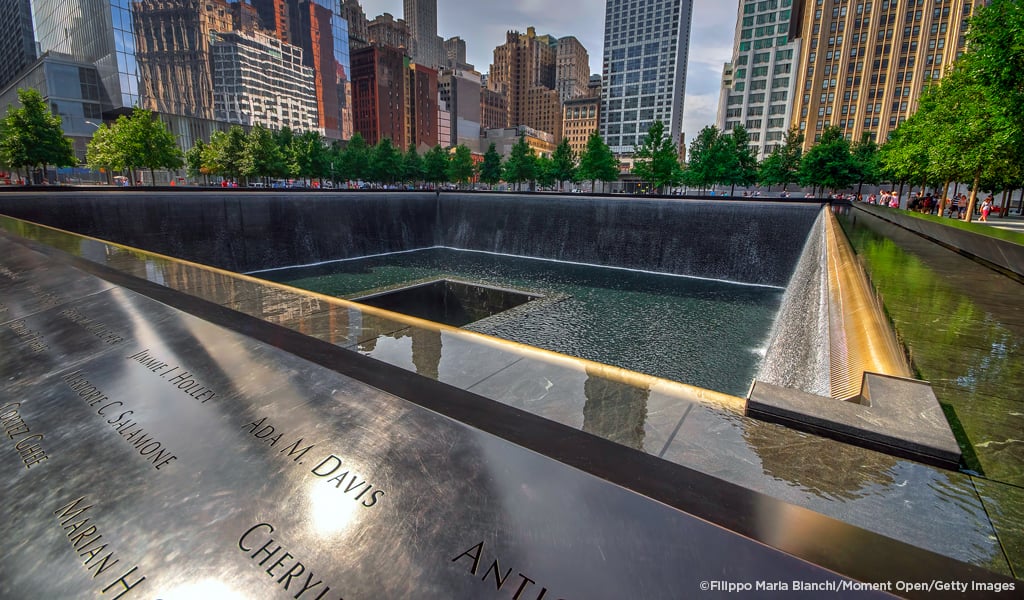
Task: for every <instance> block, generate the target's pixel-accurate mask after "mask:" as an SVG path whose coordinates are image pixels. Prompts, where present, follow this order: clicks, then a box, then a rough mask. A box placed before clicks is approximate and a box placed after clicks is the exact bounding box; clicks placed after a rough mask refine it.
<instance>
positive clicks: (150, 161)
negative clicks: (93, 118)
mask: <svg viewBox="0 0 1024 600" xmlns="http://www.w3.org/2000/svg"><path fill="white" fill-rule="evenodd" d="M111 129H112V130H113V131H112V132H111V133H110V134H109V135H111V136H112V139H113V143H114V145H115V146H116V151H117V152H120V153H122V155H123V163H124V166H125V167H127V168H128V170H129V172H130V173H131V174H132V178H133V179H134V178H135V172H136V170H137V169H148V170H149V176H150V177H149V178H150V184H151V185H156V176H155V173H154V172H155V171H156V169H179V168H181V166H182V165H183V164H184V159H183V155H182V152H181V149H180V148H178V141H177V140H176V139H175V137H174V134H172V133H171V132H170V131H169V130H168V129H167V125H165V124H164V122H163V121H161V120H160V119H159V118H157V117H156V115H155V114H153V113H152V112H150V111H148V110H146V109H143V108H139V107H135V108H134V109H132V112H131V114H130V115H121V116H120V117H118V118H117V121H115V122H114V125H113V127H112V128H111ZM98 131H99V130H97V132H98ZM94 135H95V134H94Z"/></svg>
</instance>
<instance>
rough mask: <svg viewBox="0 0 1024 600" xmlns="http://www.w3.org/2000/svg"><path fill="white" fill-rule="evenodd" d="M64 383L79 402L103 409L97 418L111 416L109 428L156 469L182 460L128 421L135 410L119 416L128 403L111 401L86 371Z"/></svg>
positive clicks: (133, 422) (70, 374)
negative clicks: (90, 380)
mask: <svg viewBox="0 0 1024 600" xmlns="http://www.w3.org/2000/svg"><path fill="white" fill-rule="evenodd" d="M62 379H63V380H64V383H66V384H67V385H68V387H69V388H71V389H72V390H74V391H75V392H76V393H77V394H78V397H79V398H81V399H82V400H84V401H85V403H86V405H87V406H89V407H90V408H91V407H93V406H97V405H99V408H97V409H96V414H97V415H98V416H100V417H101V418H102V417H107V416H109V417H110V418H109V419H104V421H105V422H106V423H107V425H110V426H111V427H113V428H114V429H116V430H117V432H118V433H119V434H120V435H121V437H123V438H124V439H125V441H126V442H128V444H129V445H131V446H133V447H134V448H135V449H136V450H137V451H138V453H139V454H140V455H142V456H143V457H144V458H145V459H146V461H147V462H151V463H153V468H154V469H157V470H160V468H161V467H164V466H166V465H167V464H168V463H170V462H171V461H174V460H177V459H178V457H177V455H175V454H172V453H171V451H170V450H168V449H167V448H166V446H165V445H164V443H163V442H161V441H158V440H156V439H155V438H154V437H153V435H152V434H149V433H146V430H145V429H143V428H142V425H141V424H140V423H139V422H138V421H135V420H134V419H130V418H128V417H129V416H131V415H133V414H135V411H134V410H132V409H128V410H124V411H121V412H120V413H117V411H118V410H119V409H122V408H126V405H125V403H124V402H123V401H121V400H111V399H110V398H109V397H108V396H107V395H106V394H104V393H103V392H102V391H100V389H99V388H97V387H96V386H95V385H93V384H92V383H90V382H89V380H88V379H87V378H86V375H85V372H84V371H83V370H82V369H79V370H77V371H75V372H73V373H68V374H67V375H65V376H64V377H62Z"/></svg>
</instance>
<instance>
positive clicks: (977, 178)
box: [964, 169, 981, 223]
mask: <svg viewBox="0 0 1024 600" xmlns="http://www.w3.org/2000/svg"><path fill="white" fill-rule="evenodd" d="M980 182H981V169H978V170H977V171H976V172H975V173H974V183H973V184H971V198H970V200H968V201H967V214H966V215H964V220H965V221H967V222H968V223H970V222H971V219H972V218H973V217H974V203H975V201H977V199H978V184H979V183H980Z"/></svg>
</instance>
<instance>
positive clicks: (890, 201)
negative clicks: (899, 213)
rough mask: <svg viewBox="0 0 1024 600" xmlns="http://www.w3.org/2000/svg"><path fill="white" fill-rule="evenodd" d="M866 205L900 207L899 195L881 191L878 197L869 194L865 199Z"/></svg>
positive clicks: (893, 192)
mask: <svg viewBox="0 0 1024 600" xmlns="http://www.w3.org/2000/svg"><path fill="white" fill-rule="evenodd" d="M867 203H868V204H877V205H879V206H888V207H889V208H899V207H900V195H899V194H897V193H896V192H895V191H891V192H890V191H887V190H883V191H881V192H879V193H878V195H875V194H870V195H868V199H867Z"/></svg>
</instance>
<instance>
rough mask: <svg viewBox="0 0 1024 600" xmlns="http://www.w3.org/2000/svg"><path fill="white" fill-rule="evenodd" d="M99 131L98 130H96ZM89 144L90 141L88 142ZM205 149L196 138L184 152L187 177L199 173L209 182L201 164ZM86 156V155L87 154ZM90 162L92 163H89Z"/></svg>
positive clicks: (201, 142)
mask: <svg viewBox="0 0 1024 600" xmlns="http://www.w3.org/2000/svg"><path fill="white" fill-rule="evenodd" d="M97 133H99V130H97ZM95 139H96V134H93V140H95ZM90 145H91V142H90ZM205 151H206V144H205V143H204V142H203V140H196V145H195V146H192V147H191V148H189V149H188V150H187V151H186V152H185V172H186V173H187V174H188V176H189V177H192V178H193V179H195V178H197V177H199V175H200V174H201V175H202V176H203V180H204V182H205V183H206V184H209V179H208V178H207V175H208V174H209V171H207V170H206V167H204V166H203V153H204V152H205ZM87 156H88V155H87ZM90 164H92V163H90Z"/></svg>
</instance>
